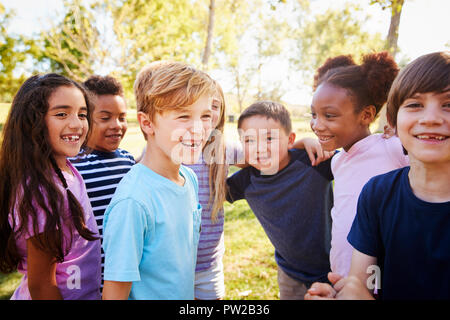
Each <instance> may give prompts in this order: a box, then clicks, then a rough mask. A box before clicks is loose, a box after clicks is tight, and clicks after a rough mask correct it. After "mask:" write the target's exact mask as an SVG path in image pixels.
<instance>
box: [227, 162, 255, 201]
mask: <svg viewBox="0 0 450 320" xmlns="http://www.w3.org/2000/svg"><path fill="white" fill-rule="evenodd" d="M248 169H249V168H245V169H241V170H239V171H238V172H236V173H235V174H233V175H232V176H231V177H229V178H228V179H227V196H226V198H227V201H229V202H231V203H233V202H234V201H237V200H240V199H244V198H245V189H246V188H247V186H248V185H249V183H250V175H249V174H248Z"/></svg>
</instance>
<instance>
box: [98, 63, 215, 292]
mask: <svg viewBox="0 0 450 320" xmlns="http://www.w3.org/2000/svg"><path fill="white" fill-rule="evenodd" d="M134 88H135V94H136V101H137V109H138V121H139V124H140V127H141V130H142V132H143V133H144V137H145V138H146V140H147V146H146V151H145V154H144V156H143V158H142V160H141V162H140V163H138V164H136V165H135V166H133V167H132V168H131V170H130V171H129V172H128V173H127V174H126V175H125V176H124V178H123V179H122V181H121V182H120V183H119V185H118V187H117V190H116V193H115V195H114V196H113V199H112V200H111V203H110V204H109V206H108V208H107V210H106V212H105V217H104V222H103V224H104V226H103V227H104V233H103V235H104V238H103V248H104V251H105V277H104V279H105V284H104V288H103V299H127V298H129V299H193V298H194V277H195V265H196V257H197V245H198V240H199V236H200V222H201V206H200V204H199V203H198V195H197V193H198V183H197V177H196V176H195V174H194V173H193V172H192V170H191V169H189V168H186V167H184V166H182V165H180V164H181V163H195V162H196V161H197V159H198V158H199V156H200V154H201V151H202V147H203V146H204V144H205V143H206V140H207V139H208V137H209V135H210V132H211V103H212V97H213V95H214V93H215V85H214V82H213V80H212V79H211V78H210V77H209V76H208V75H206V74H205V73H203V72H201V71H198V70H196V69H194V68H192V67H190V66H188V65H186V64H183V63H178V62H154V63H152V64H150V65H149V66H147V67H146V68H144V69H143V70H141V71H140V73H139V74H138V76H137V79H136V82H135V85H134Z"/></svg>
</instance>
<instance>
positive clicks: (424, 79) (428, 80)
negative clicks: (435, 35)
mask: <svg viewBox="0 0 450 320" xmlns="http://www.w3.org/2000/svg"><path fill="white" fill-rule="evenodd" d="M449 89H450V52H449V51H444V52H434V53H429V54H426V55H423V56H421V57H419V58H417V59H416V60H414V61H412V62H411V63H409V64H408V65H407V66H406V67H404V68H403V69H402V70H401V71H400V73H399V74H398V76H397V77H396V78H395V80H394V82H393V83H392V87H391V90H390V91H389V96H388V100H387V118H388V121H389V123H390V125H391V126H393V127H395V126H397V113H398V109H399V108H400V106H401V105H402V103H403V102H404V101H405V100H406V99H408V98H410V97H412V96H413V95H414V94H416V93H426V92H436V93H442V92H445V91H446V90H449Z"/></svg>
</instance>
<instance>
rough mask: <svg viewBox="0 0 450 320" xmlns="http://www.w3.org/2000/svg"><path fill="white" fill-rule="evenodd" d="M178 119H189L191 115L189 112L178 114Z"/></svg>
mask: <svg viewBox="0 0 450 320" xmlns="http://www.w3.org/2000/svg"><path fill="white" fill-rule="evenodd" d="M177 119H182V120H187V119H189V116H188V115H187V114H182V115H181V116H178V118H177Z"/></svg>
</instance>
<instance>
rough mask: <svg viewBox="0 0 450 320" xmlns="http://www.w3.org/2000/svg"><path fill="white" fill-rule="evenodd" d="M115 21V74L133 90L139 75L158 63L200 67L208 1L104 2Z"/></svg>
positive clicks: (130, 0) (137, 0)
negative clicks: (154, 63) (167, 62)
mask: <svg viewBox="0 0 450 320" xmlns="http://www.w3.org/2000/svg"><path fill="white" fill-rule="evenodd" d="M96 7H97V8H98V9H99V8H104V10H106V13H107V14H108V15H109V16H110V17H111V18H112V21H113V22H112V24H113V26H112V28H113V32H114V36H115V42H114V47H115V48H114V50H113V52H112V54H113V59H114V61H115V64H116V65H117V66H118V69H117V70H116V74H117V75H120V77H121V79H122V81H123V83H124V85H125V87H126V88H128V90H131V88H132V86H133V82H134V79H135V77H136V74H137V72H138V71H139V70H140V69H141V68H142V67H143V66H145V65H147V64H148V63H150V62H152V61H155V60H181V61H186V62H188V63H191V64H194V65H200V59H201V52H202V48H203V44H204V42H203V41H204V38H205V36H206V27H205V26H206V25H207V2H206V1H205V0H196V1H185V0H173V1H165V0H152V1H146V0H121V1H101V2H98V4H97V6H96Z"/></svg>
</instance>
